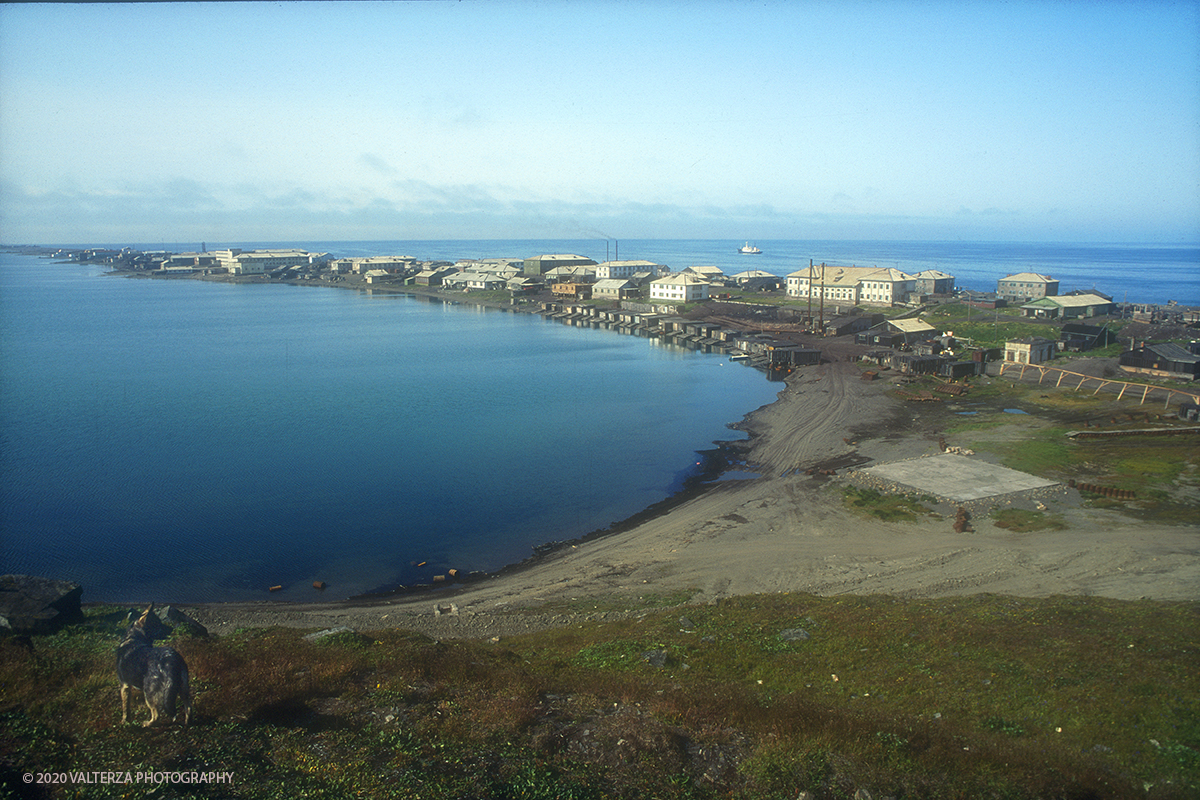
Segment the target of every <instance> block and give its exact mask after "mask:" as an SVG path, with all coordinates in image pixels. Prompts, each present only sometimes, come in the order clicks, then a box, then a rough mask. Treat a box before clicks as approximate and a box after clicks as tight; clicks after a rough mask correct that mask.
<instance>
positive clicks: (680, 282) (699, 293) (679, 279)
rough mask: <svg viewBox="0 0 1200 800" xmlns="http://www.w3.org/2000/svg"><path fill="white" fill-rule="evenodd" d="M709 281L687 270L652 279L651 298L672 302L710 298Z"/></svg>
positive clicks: (689, 301) (688, 301) (687, 301)
mask: <svg viewBox="0 0 1200 800" xmlns="http://www.w3.org/2000/svg"><path fill="white" fill-rule="evenodd" d="M708 287H709V283H708V281H706V280H704V279H703V278H701V277H699V276H697V275H692V274H689V273H687V272H677V273H675V274H674V275H668V276H667V277H665V278H659V279H658V280H654V281H650V299H651V300H665V301H667V302H671V303H691V302H695V301H697V300H707V299H708Z"/></svg>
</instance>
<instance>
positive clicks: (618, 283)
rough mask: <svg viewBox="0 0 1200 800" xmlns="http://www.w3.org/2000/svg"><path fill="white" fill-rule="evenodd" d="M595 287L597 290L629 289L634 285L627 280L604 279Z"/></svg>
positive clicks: (597, 282)
mask: <svg viewBox="0 0 1200 800" xmlns="http://www.w3.org/2000/svg"><path fill="white" fill-rule="evenodd" d="M594 285H595V288H597V289H628V288H629V287H630V286H632V285H633V284H632V283H631V282H630V281H628V280H626V279H625V278H604V279H603V280H598V281H596V283H595V284H594Z"/></svg>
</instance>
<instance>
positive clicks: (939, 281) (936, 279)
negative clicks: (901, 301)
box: [913, 269, 954, 294]
mask: <svg viewBox="0 0 1200 800" xmlns="http://www.w3.org/2000/svg"><path fill="white" fill-rule="evenodd" d="M913 291H914V292H916V293H917V294H950V293H952V292H953V291H954V276H953V275H947V274H946V273H945V272H941V271H939V270H936V269H927V270H924V271H923V272H918V273H917V274H916V275H914V276H913Z"/></svg>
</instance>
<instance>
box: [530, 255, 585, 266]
mask: <svg viewBox="0 0 1200 800" xmlns="http://www.w3.org/2000/svg"><path fill="white" fill-rule="evenodd" d="M525 260H526V261H576V262H578V263H580V264H595V263H596V262H595V261H592V260H591V259H590V258H588V257H587V256H577V255H575V254H574V253H547V254H545V255H540V256H531V257H530V258H527V259H525Z"/></svg>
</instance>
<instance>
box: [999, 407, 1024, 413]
mask: <svg viewBox="0 0 1200 800" xmlns="http://www.w3.org/2000/svg"><path fill="white" fill-rule="evenodd" d="M1004 413H1005V414H1028V413H1029V412H1028V411H1022V410H1021V409H1019V408H1006V409H1004Z"/></svg>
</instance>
